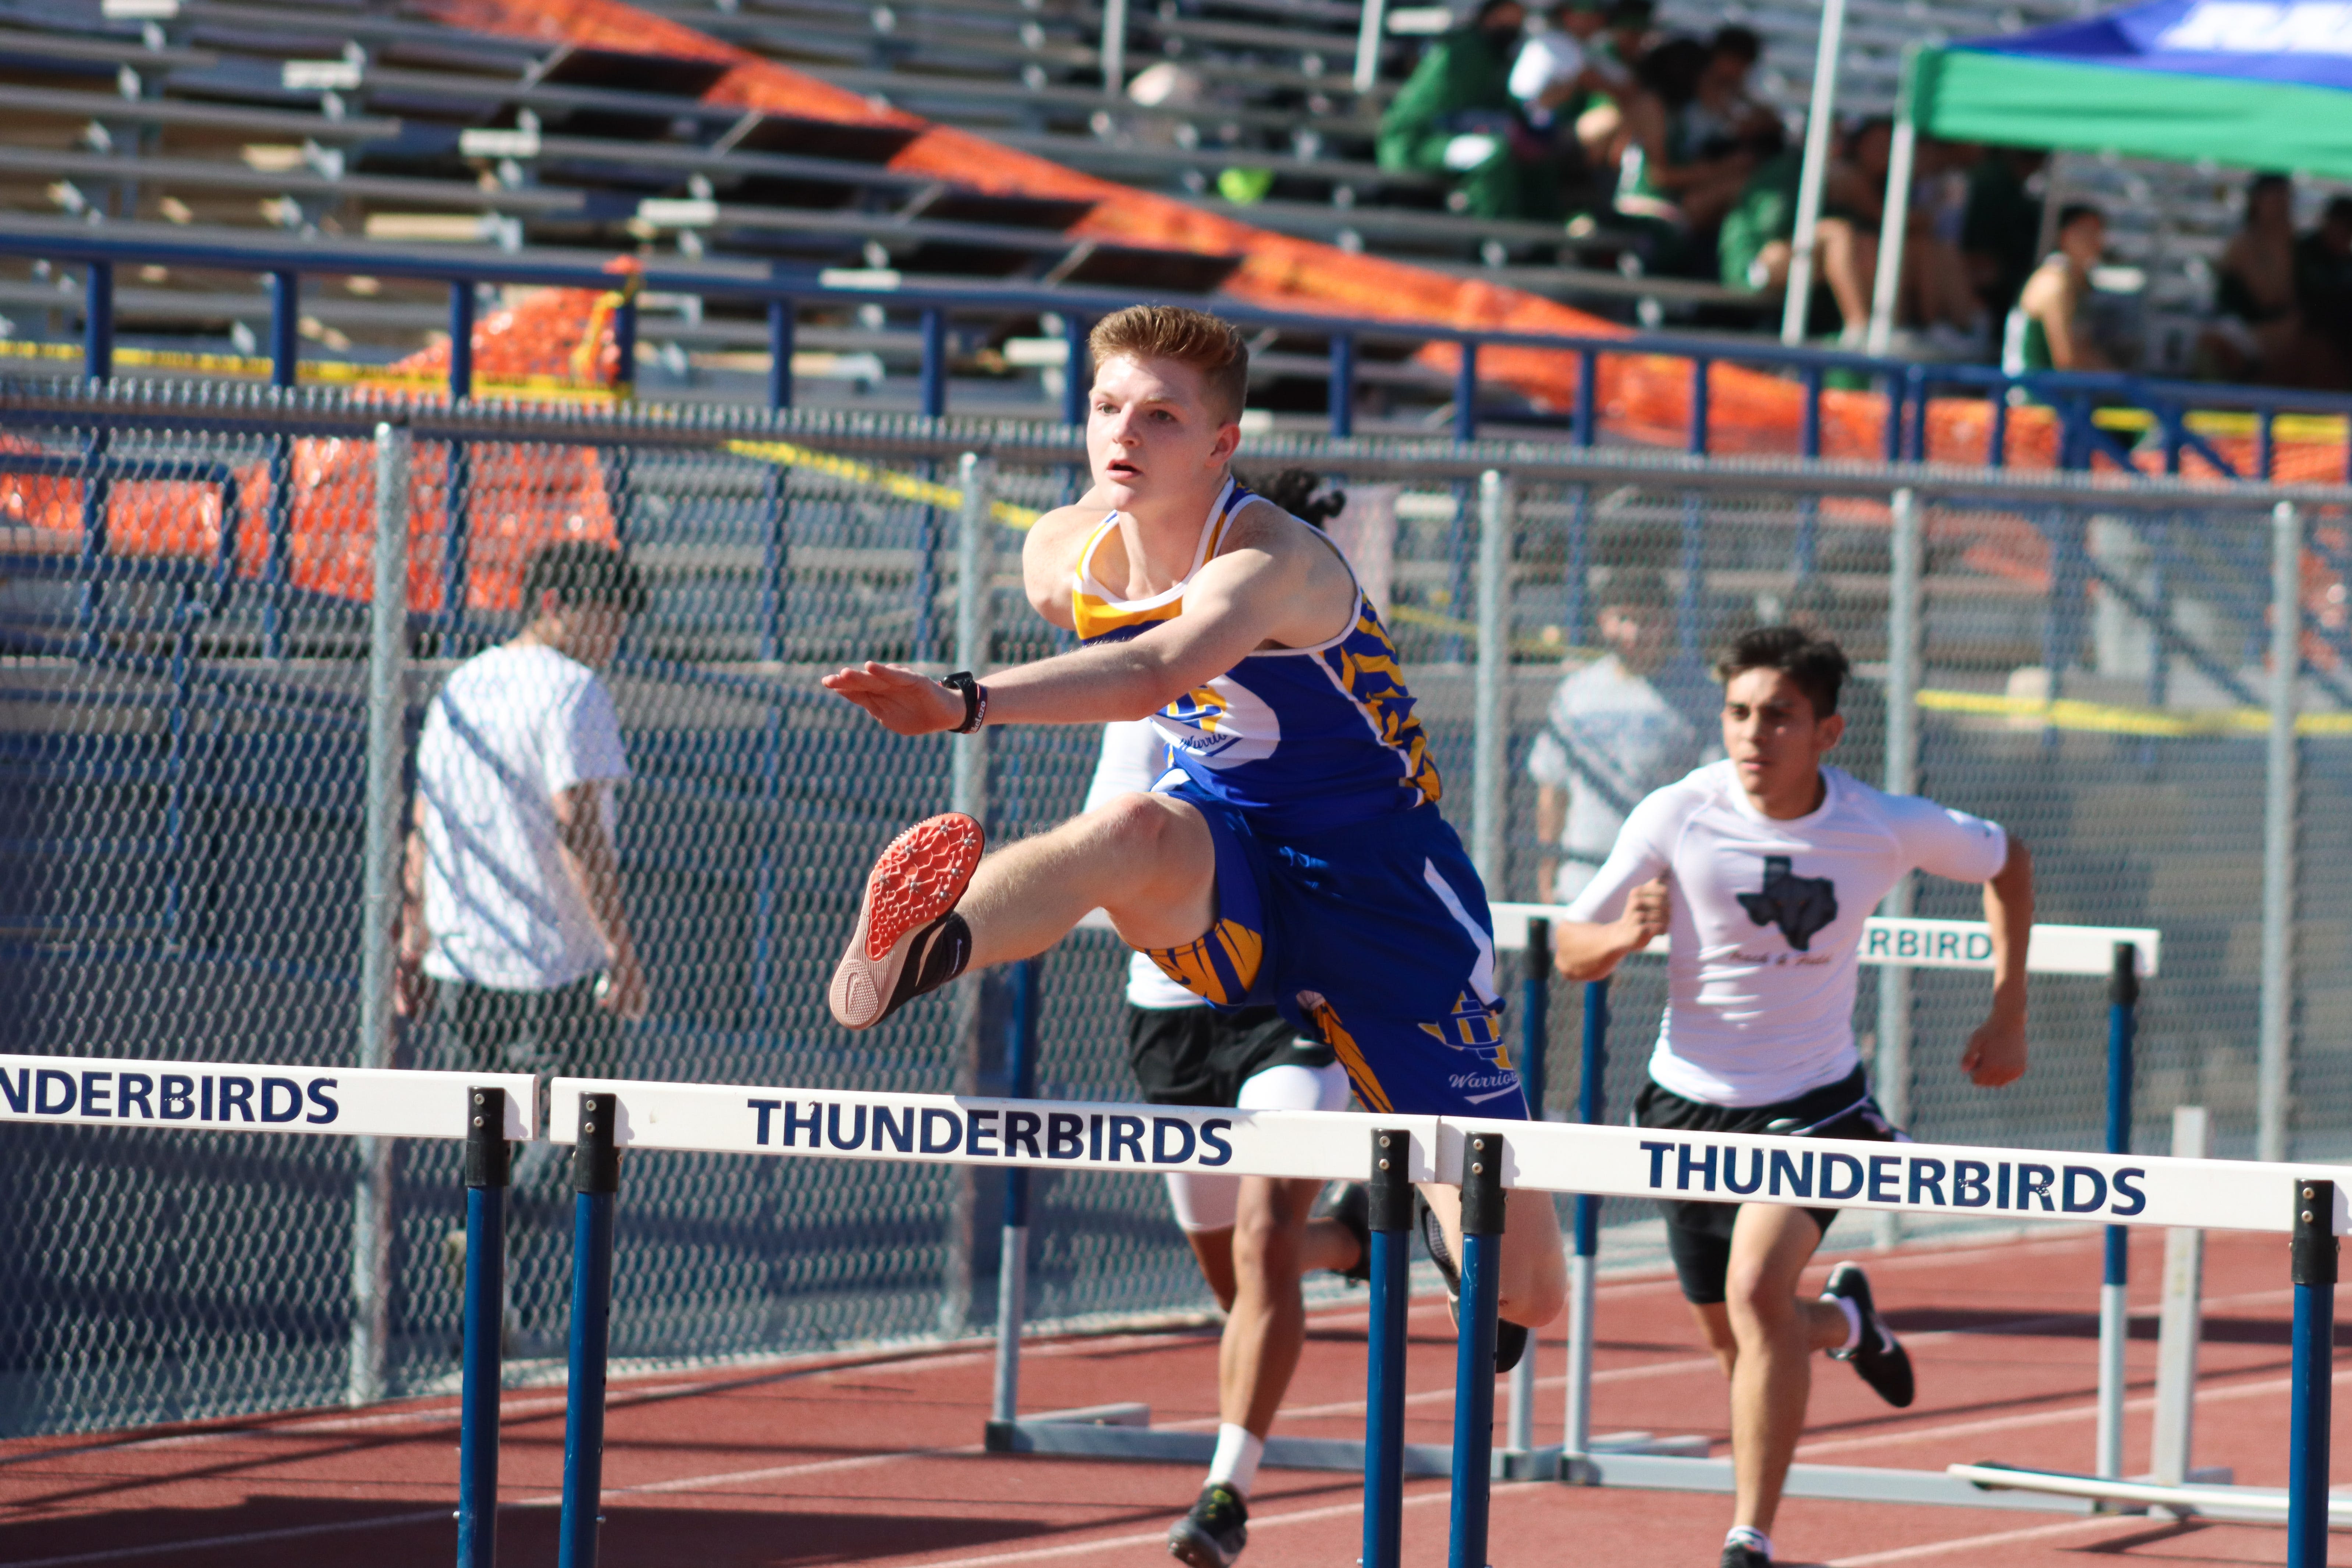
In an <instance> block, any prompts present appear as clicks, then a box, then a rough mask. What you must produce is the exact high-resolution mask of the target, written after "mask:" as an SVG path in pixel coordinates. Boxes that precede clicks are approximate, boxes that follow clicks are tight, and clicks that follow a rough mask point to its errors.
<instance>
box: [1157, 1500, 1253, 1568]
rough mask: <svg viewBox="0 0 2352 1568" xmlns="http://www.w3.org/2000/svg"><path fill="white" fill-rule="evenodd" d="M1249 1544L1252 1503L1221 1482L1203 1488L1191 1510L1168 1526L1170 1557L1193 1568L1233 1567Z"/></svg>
mask: <svg viewBox="0 0 2352 1568" xmlns="http://www.w3.org/2000/svg"><path fill="white" fill-rule="evenodd" d="M1248 1544H1249V1504H1247V1503H1245V1502H1244V1501H1243V1500H1242V1494H1241V1493H1239V1492H1237V1491H1235V1490H1234V1489H1233V1488H1231V1487H1229V1486H1227V1485H1225V1483H1224V1482H1223V1481H1218V1482H1216V1483H1214V1484H1213V1485H1211V1486H1205V1487H1202V1489H1201V1496H1200V1500H1198V1501H1197V1502H1195V1503H1193V1505H1192V1512H1190V1513H1188V1514H1186V1515H1185V1516H1184V1517H1183V1518H1181V1519H1180V1520H1178V1521H1176V1522H1175V1523H1174V1524H1171V1525H1170V1526H1169V1527H1168V1555H1169V1556H1171V1557H1173V1558H1174V1559H1176V1561H1178V1562H1179V1563H1190V1564H1192V1568H1231V1565H1232V1563H1233V1561H1234V1558H1236V1557H1239V1556H1240V1555H1241V1554H1242V1548H1243V1547H1244V1546H1247V1545H1248Z"/></svg>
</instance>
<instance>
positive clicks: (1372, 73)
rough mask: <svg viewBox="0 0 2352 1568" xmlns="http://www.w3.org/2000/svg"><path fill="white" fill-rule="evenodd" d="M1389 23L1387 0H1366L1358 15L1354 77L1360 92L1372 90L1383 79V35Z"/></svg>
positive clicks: (1356, 87)
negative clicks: (1373, 85)
mask: <svg viewBox="0 0 2352 1568" xmlns="http://www.w3.org/2000/svg"><path fill="white" fill-rule="evenodd" d="M1387 24H1388V5H1387V4H1386V0H1364V6H1363V10H1362V11H1361V12H1360V13H1359V14H1358V16H1357V17H1356V74H1355V76H1354V78H1353V81H1354V85H1355V89H1356V90H1357V91H1358V92H1370V91H1371V90H1372V84H1373V83H1375V82H1377V81H1379V80H1380V79H1381V33H1382V32H1383V31H1384V30H1385V28H1386V26H1387Z"/></svg>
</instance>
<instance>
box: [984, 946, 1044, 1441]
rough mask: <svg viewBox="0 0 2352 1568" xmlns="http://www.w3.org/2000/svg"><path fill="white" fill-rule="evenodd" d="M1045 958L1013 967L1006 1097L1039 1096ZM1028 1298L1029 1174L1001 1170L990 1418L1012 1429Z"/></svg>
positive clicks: (1012, 1167) (1017, 1413)
mask: <svg viewBox="0 0 2352 1568" xmlns="http://www.w3.org/2000/svg"><path fill="white" fill-rule="evenodd" d="M1044 966H1045V960H1043V959H1039V958H1028V959H1024V960H1022V961H1021V962H1020V963H1016V964H1014V965H1013V968H1012V971H1011V978H1012V981H1013V1017H1012V1020H1011V1022H1010V1023H1009V1025H1008V1026H1007V1029H1006V1033H1007V1039H1006V1041H1005V1047H1006V1049H1005V1056H1006V1058H1007V1060H1006V1062H1005V1069H1006V1070H1005V1078H1006V1079H1007V1080H1008V1081H1007V1083H1006V1085H1005V1090H1004V1092H1005V1094H1006V1095H1007V1096H1008V1097H1009V1098H1011V1099H1013V1100H1034V1099H1036V1098H1037V1006H1038V1001H1039V998H1038V994H1037V990H1038V979H1039V972H1040V971H1041V970H1042V969H1043V968H1044ZM1028 1298H1029V1173H1028V1172H1027V1171H1026V1170H1024V1169H1023V1168H1022V1167H1021V1166H1018V1165H1008V1166H1006V1167H1005V1170H1004V1241H1003V1251H1002V1253H1001V1254H1000V1255H999V1257H998V1259H997V1266H996V1391H995V1397H994V1399H993V1400H992V1403H991V1408H990V1419H991V1420H992V1421H993V1422H1003V1423H1004V1424H1005V1425H1006V1426H1010V1425H1011V1424H1012V1423H1013V1422H1014V1421H1017V1420H1018V1419H1020V1415H1021V1321H1022V1319H1023V1318H1024V1316H1026V1315H1027V1310H1028Z"/></svg>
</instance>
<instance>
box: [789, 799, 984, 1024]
mask: <svg viewBox="0 0 2352 1568" xmlns="http://www.w3.org/2000/svg"><path fill="white" fill-rule="evenodd" d="M981 842H982V836H981V830H980V824H979V823H977V822H974V821H973V820H972V819H971V817H969V816H964V815H963V814H962V813H961V812H960V811H950V812H946V813H943V814H941V815H940V816H934V817H929V818H927V819H926V820H924V821H921V822H919V823H917V824H915V826H912V827H909V828H908V829H907V831H906V832H904V833H901V834H900V835H898V837H896V838H893V839H892V840H891V841H890V847H888V848H887V849H885V850H883V851H882V858H880V859H878V860H877V861H875V862H874V870H873V872H872V874H871V875H869V876H868V877H867V878H866V897H865V899H864V900H863V901H862V902H861V903H860V904H859V905H858V909H857V929H856V931H853V932H851V933H850V938H849V951H848V952H845V953H843V954H842V955H841V963H839V964H838V965H837V966H836V967H835V969H834V972H833V983H832V984H830V985H827V986H826V987H825V991H824V1000H825V1005H827V1006H829V1007H831V1008H832V1009H833V1016H834V1018H835V1021H836V1022H838V1023H839V1024H840V1025H841V1026H842V1027H843V1028H845V1029H870V1028H872V1027H873V1026H875V1025H877V1024H878V1023H880V1022H881V1021H882V1020H883V1019H885V1018H887V1017H888V1016H890V1015H891V1014H893V1013H895V1012H897V1011H898V1009H899V1008H900V1007H902V1006H904V1005H906V1004H907V1003H908V1002H909V1001H911V1000H913V999H914V998H915V997H917V996H919V995H921V994H923V993H924V992H926V991H936V990H938V989H939V988H940V986H942V985H945V984H947V983H948V982H949V981H950V980H953V979H954V978H955V977H956V976H957V975H959V974H961V973H963V969H964V964H965V963H967V962H968V961H969V960H970V959H971V931H968V930H967V929H965V926H964V923H963V917H962V916H961V915H959V914H957V913H956V912H955V907H956V905H957V903H958V902H959V901H960V900H961V899H962V898H963V892H964V889H965V888H966V887H968V886H970V885H971V874H972V872H973V871H974V870H975V869H976V868H978V867H979V865H980V851H981Z"/></svg>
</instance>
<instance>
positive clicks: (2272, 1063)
mask: <svg viewBox="0 0 2352 1568" xmlns="http://www.w3.org/2000/svg"><path fill="white" fill-rule="evenodd" d="M2302 674H2303V517H2302V514H2301V513H2300V512H2298V511H2297V510H2295V508H2294V504H2293V503H2292V502H2289V501H2281V502H2279V504H2278V506H2277V507H2276V508H2275V509H2274V510H2273V511H2272V513H2271V689H2270V752H2269V757H2268V763H2267V769H2266V773H2265V788H2264V790H2263V1007H2262V1034H2261V1036H2260V1042H2261V1043H2260V1055H2259V1057H2258V1058H2257V1059H2258V1072H2257V1079H2256V1091H2255V1092H2256V1102H2255V1103H2256V1110H2255V1136H2254V1158H2255V1159H2257V1160H2284V1159H2285V1158H2286V1146H2287V1142H2286V1100H2287V1089H2288V1087H2289V1084H2290V1081H2291V1079H2292V1076H2293V1072H2294V1059H2293V1057H2294V891H2295V889H2294V854H2295V797H2296V794H2297V788H2298V780H2297V778H2296V773H2297V769H2298V765H2299V763H2300V762H2301V760H2302V759H2301V757H2300V756H2299V755H2298V748H2297V746H2296V745H2295V740H2294V717H2295V705H2296V702H2295V700H2296V692H2295V688H2296V685H2297V683H2298V682H2299V680H2300V679H2301V677H2302ZM2320 1529H2321V1530H2322V1531H2325V1530H2326V1522H2325V1521H2322V1522H2321V1525H2320Z"/></svg>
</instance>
